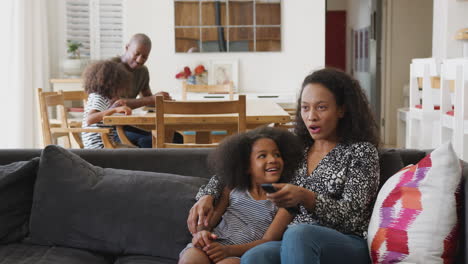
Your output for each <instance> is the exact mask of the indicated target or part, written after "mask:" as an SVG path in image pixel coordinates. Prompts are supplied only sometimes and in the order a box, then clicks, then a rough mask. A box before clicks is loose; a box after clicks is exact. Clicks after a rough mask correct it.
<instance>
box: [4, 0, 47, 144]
mask: <svg viewBox="0 0 468 264" xmlns="http://www.w3.org/2000/svg"><path fill="white" fill-rule="evenodd" d="M46 1H47V0H2V8H1V9H0V34H1V36H2V41H1V43H0V52H1V58H2V59H1V62H0V64H1V65H0V80H1V84H0V89H1V90H0V94H1V98H2V100H1V103H0V116H1V125H2V128H1V129H0V148H34V147H37V146H39V143H40V137H39V129H40V124H39V120H38V110H37V109H38V108H37V96H36V90H37V88H38V87H44V88H46V87H47V86H48V78H49V59H48V58H49V52H48V32H47V8H46Z"/></svg>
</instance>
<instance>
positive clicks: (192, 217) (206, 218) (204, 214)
mask: <svg viewBox="0 0 468 264" xmlns="http://www.w3.org/2000/svg"><path fill="white" fill-rule="evenodd" d="M213 213H214V206H213V197H212V196H211V195H205V196H203V197H202V198H200V200H198V201H197V202H196V203H195V204H194V205H193V206H192V208H191V209H190V212H189V216H188V218H187V227H188V229H189V231H190V233H192V234H195V233H197V226H199V225H204V226H205V227H208V224H209V223H210V218H211V217H212V216H213Z"/></svg>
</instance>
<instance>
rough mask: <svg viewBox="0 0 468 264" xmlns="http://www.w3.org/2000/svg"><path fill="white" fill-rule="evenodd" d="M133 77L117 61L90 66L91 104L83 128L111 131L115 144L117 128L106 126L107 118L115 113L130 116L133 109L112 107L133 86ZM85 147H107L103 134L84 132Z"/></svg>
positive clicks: (87, 78)
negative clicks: (104, 119) (104, 123)
mask: <svg viewBox="0 0 468 264" xmlns="http://www.w3.org/2000/svg"><path fill="white" fill-rule="evenodd" d="M130 81H131V75H130V73H129V72H128V71H127V70H126V69H125V67H124V66H123V65H122V64H119V63H116V62H113V61H98V62H95V63H93V64H91V65H89V66H88V67H86V69H85V71H84V73H83V85H84V89H85V91H86V92H87V93H88V101H87V103H86V106H85V111H84V115H83V124H82V127H83V128H97V127H99V128H103V127H108V128H111V132H110V133H109V134H108V136H109V139H110V140H111V141H114V138H115V135H116V131H115V127H113V126H104V125H103V123H102V120H103V118H104V116H108V115H112V114H114V113H123V114H126V115H129V114H131V113H132V109H130V108H129V107H127V106H126V105H122V106H118V107H111V106H112V104H113V103H114V102H115V101H116V100H118V99H119V96H120V95H121V94H123V93H124V92H125V91H126V90H127V89H129V87H130ZM81 137H82V140H83V145H84V147H85V148H87V149H99V148H104V144H103V141H102V138H101V134H100V133H88V132H86V133H82V135H81Z"/></svg>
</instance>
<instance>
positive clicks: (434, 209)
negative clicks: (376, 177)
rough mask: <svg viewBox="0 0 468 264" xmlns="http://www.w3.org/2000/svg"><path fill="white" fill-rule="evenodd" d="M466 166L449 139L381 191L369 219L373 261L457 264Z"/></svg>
mask: <svg viewBox="0 0 468 264" xmlns="http://www.w3.org/2000/svg"><path fill="white" fill-rule="evenodd" d="M460 181H461V166H460V161H459V160H458V158H457V156H456V154H455V152H454V151H453V148H452V145H451V144H450V143H447V144H444V145H442V146H440V147H439V148H438V149H436V150H434V151H433V152H432V153H431V154H429V155H427V156H426V157H425V158H424V159H422V160H421V161H420V162H419V163H418V164H416V165H411V166H407V167H405V168H403V169H402V170H400V171H399V172H397V173H396V174H395V175H393V176H392V177H391V178H390V179H389V180H388V181H387V182H386V183H385V184H384V185H383V187H382V189H381V190H380V192H379V194H378V197H377V201H376V202H375V206H374V211H373V213H372V217H371V220H370V223H369V230H368V234H369V235H368V240H367V241H368V245H369V251H370V254H371V258H372V262H373V263H400V262H405V263H425V264H429V263H444V264H445V263H452V262H453V260H454V257H455V249H456V244H457V236H458V226H459V218H458V215H457V208H459V205H460V203H461V201H460V200H459V195H458V189H459V186H460Z"/></svg>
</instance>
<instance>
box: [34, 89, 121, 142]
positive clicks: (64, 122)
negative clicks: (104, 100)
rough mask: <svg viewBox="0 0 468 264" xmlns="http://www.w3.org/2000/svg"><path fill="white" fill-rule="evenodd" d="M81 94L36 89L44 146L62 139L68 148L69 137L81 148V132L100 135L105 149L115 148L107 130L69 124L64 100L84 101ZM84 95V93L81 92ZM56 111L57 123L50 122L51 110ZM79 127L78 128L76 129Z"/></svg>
mask: <svg viewBox="0 0 468 264" xmlns="http://www.w3.org/2000/svg"><path fill="white" fill-rule="evenodd" d="M80 93H81V92H78V91H76V92H75V91H73V92H62V91H59V92H43V91H42V89H41V88H39V89H38V97H39V108H40V116H41V124H42V134H43V141H44V146H47V145H50V144H54V143H56V141H57V138H64V147H65V148H70V147H71V142H70V136H71V137H73V138H74V139H75V141H76V142H77V143H78V146H79V147H80V148H83V142H82V140H81V133H82V132H90V133H100V134H101V137H102V142H103V143H104V147H105V148H115V144H114V143H113V142H112V141H111V140H110V139H109V133H110V129H109V128H81V122H76V123H70V122H69V121H68V116H67V111H66V109H65V101H66V100H86V98H85V96H83V94H80ZM82 93H84V92H82ZM52 108H56V109H57V121H55V122H51V119H50V116H51V111H49V110H51V109H52ZM78 123H79V124H78ZM78 126H79V127H78Z"/></svg>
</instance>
